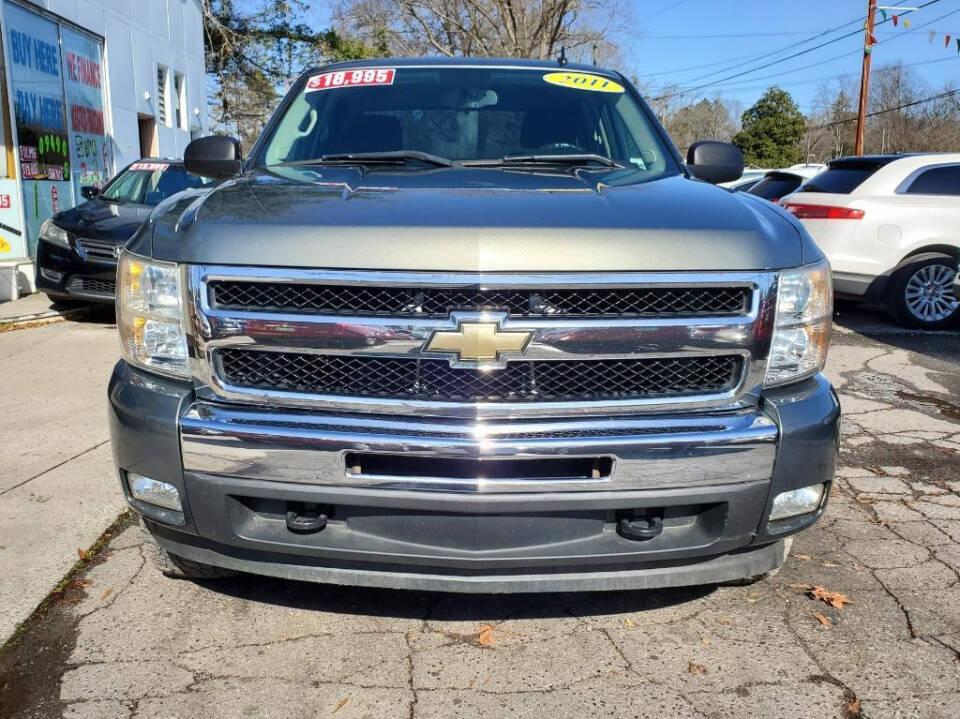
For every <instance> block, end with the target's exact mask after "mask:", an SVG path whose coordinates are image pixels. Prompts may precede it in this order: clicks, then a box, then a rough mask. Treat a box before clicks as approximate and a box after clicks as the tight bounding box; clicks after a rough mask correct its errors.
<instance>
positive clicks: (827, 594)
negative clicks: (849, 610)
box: [810, 587, 853, 609]
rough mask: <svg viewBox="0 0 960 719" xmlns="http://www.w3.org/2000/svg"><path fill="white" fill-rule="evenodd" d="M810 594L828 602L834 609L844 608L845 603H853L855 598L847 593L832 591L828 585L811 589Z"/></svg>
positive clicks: (814, 597)
mask: <svg viewBox="0 0 960 719" xmlns="http://www.w3.org/2000/svg"><path fill="white" fill-rule="evenodd" d="M810 596H811V597H812V598H813V599H819V600H820V601H822V602H826V603H827V604H829V605H830V606H831V607H833V608H834V609H843V606H844V605H845V604H853V600H852V599H850V597H848V596H847V595H846V594H842V593H840V592H831V591H830V590H829V589H827V588H826V587H814V588H813V589H811V590H810Z"/></svg>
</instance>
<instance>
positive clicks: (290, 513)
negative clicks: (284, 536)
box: [287, 502, 327, 534]
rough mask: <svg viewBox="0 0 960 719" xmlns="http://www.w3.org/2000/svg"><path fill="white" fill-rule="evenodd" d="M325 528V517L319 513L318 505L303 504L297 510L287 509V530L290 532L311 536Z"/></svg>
mask: <svg viewBox="0 0 960 719" xmlns="http://www.w3.org/2000/svg"><path fill="white" fill-rule="evenodd" d="M287 506H288V507H290V505H287ZM326 526H327V515H326V514H324V513H323V512H321V511H320V505H318V504H312V503H310V502H305V503H303V504H302V505H300V507H299V508H296V509H294V508H290V509H287V529H289V530H290V531H291V532H296V533H297V534H313V533H314V532H319V531H320V530H321V529H323V528H324V527H326Z"/></svg>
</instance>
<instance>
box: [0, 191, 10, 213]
mask: <svg viewBox="0 0 960 719" xmlns="http://www.w3.org/2000/svg"><path fill="white" fill-rule="evenodd" d="M9 209H10V195H0V210H9Z"/></svg>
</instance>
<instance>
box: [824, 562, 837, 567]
mask: <svg viewBox="0 0 960 719" xmlns="http://www.w3.org/2000/svg"><path fill="white" fill-rule="evenodd" d="M823 566H825V567H839V566H840V565H839V564H837V563H836V562H824V563H823Z"/></svg>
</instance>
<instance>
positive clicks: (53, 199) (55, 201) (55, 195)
mask: <svg viewBox="0 0 960 719" xmlns="http://www.w3.org/2000/svg"><path fill="white" fill-rule="evenodd" d="M50 204H51V205H52V206H53V213H54V214H56V213H58V212H60V193H59V192H57V186H56V185H50Z"/></svg>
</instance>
